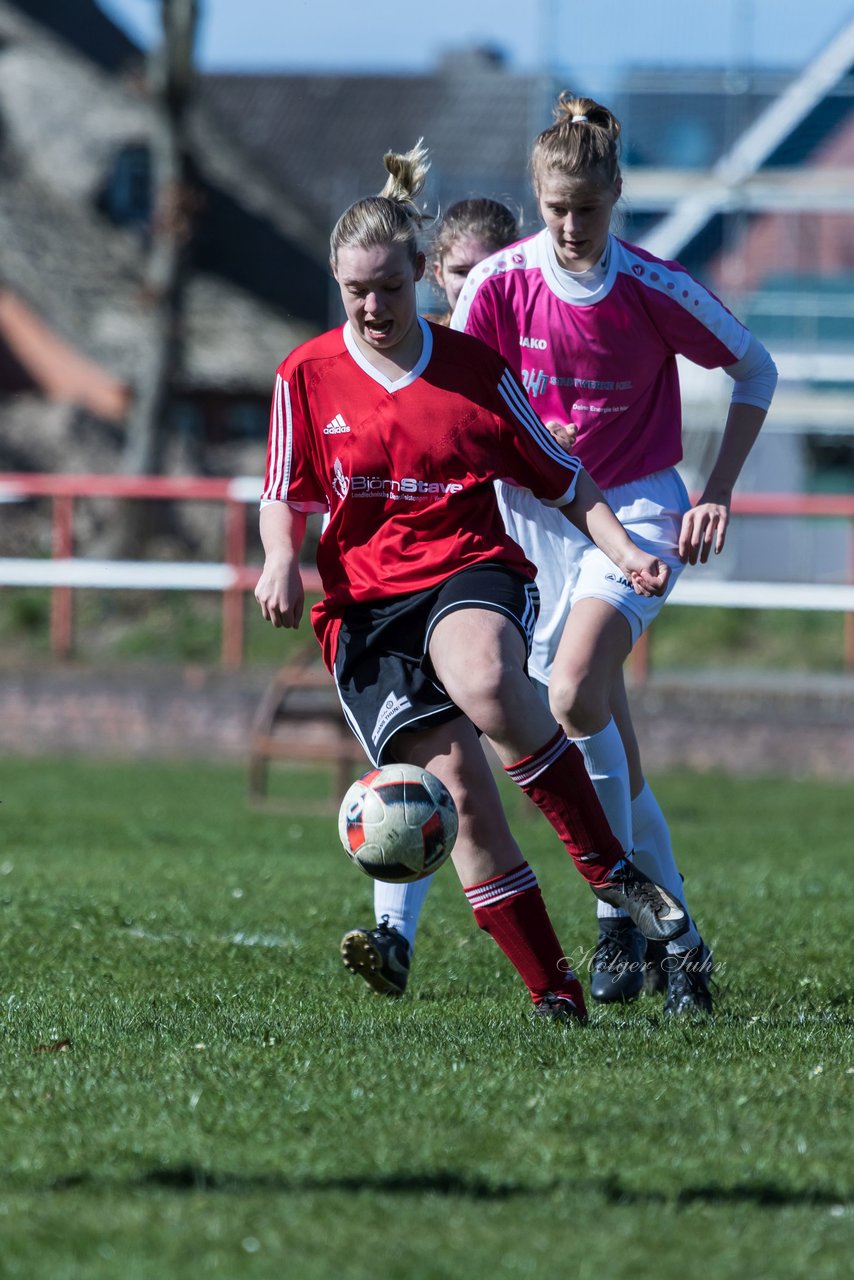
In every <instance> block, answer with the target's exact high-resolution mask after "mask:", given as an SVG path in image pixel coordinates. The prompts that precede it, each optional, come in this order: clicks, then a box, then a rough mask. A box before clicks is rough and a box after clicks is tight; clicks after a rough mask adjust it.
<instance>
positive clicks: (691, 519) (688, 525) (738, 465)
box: [452, 94, 776, 1014]
mask: <svg viewBox="0 0 854 1280" xmlns="http://www.w3.org/2000/svg"><path fill="white" fill-rule="evenodd" d="M555 117H556V120H555V123H554V124H553V125H552V126H551V127H550V128H548V129H546V130H544V131H543V133H541V134H540V136H539V137H538V138H537V140H536V142H535V144H534V148H533V153H532V160H531V168H532V174H533V179H534V188H535V192H536V195H537V199H538V201H539V206H540V213H541V216H542V218H543V221H544V223H545V228H544V230H542V231H541V232H539V233H538V234H537V235H534V236H531V237H529V238H528V239H526V240H523V241H521V242H520V243H518V244H516V245H514V246H512V248H511V249H509V250H507V251H504V252H502V253H499V254H496V255H494V256H493V257H492V258H490V259H487V260H486V261H485V262H483V263H481V264H480V266H479V267H478V268H477V269H476V271H474V272H473V273H472V275H471V276H470V277H469V280H468V282H467V284H466V286H465V288H464V290H463V291H462V294H461V297H460V301H459V303H458V305H457V308H456V310H455V312H454V316H453V320H452V325H453V326H454V327H455V328H459V329H461V330H464V331H465V332H467V333H471V334H473V335H475V336H477V337H479V338H481V339H482V340H483V341H484V342H487V343H488V344H489V345H490V346H492V347H493V348H494V349H495V350H497V351H499V352H501V353H502V354H503V355H504V356H505V358H506V359H507V361H508V363H509V364H510V366H511V367H512V368H513V370H514V372H516V373H517V374H518V375H519V377H520V378H521V379H522V380H523V382H524V384H525V387H526V389H527V392H528V395H529V398H530V399H531V402H532V404H533V405H534V406H535V407H536V408H537V410H538V412H540V414H541V415H542V416H543V417H544V418H546V419H549V420H551V419H558V420H559V421H561V422H563V423H565V424H567V426H568V428H569V429H570V430H571V432H572V440H573V444H572V447H573V450H574V451H575V452H577V453H578V455H579V457H580V458H581V459H582V461H583V462H584V465H585V467H586V468H587V469H588V470H589V471H590V473H591V475H592V476H593V478H594V479H595V480H596V481H597V483H598V484H600V485H601V486H602V488H603V490H604V492H605V496H606V497H607V498H608V501H609V503H610V504H611V506H612V507H613V509H614V510H615V511H616V513H617V516H618V518H619V519H620V521H621V523H622V524H623V525H624V527H626V529H627V530H628V531H629V532H630V533H631V534H632V537H633V538H634V539H635V541H637V542H638V543H639V544H640V545H641V546H643V547H645V548H646V550H648V551H650V552H651V553H654V554H656V555H658V556H659V557H661V559H663V560H665V561H666V562H667V563H668V564H669V565H670V568H671V579H670V583H669V588H668V590H669V589H671V588H672V586H673V584H674V582H675V580H676V577H677V576H678V574H679V572H680V571H681V569H682V568H684V566H685V564H697V563H698V562H699V563H705V562H706V561H707V560H708V558H709V556H710V554H711V552H712V551H714V552H715V553H716V554H717V553H719V552H720V551H722V550H723V547H724V542H725V537H726V531H727V526H728V523H729V508H730V500H731V495H732V489H733V486H734V484H735V482H736V480H737V478H738V476H739V474H740V472H741V469H742V467H743V465H744V462H745V459H746V458H747V455H748V453H749V451H750V449H751V447H752V445H753V443H754V441H755V439H756V436H757V434H758V432H759V430H760V428H761V426H762V423H763V421H764V419H765V415H766V413H767V410H768V406H769V404H770V402H771V397H772V395H773V391H774V386H775V383H776V369H775V367H774V364H773V361H772V360H771V357H770V356H769V354H768V352H767V351H766V350H765V348H764V347H763V346H762V344H761V343H759V342H758V341H757V340H756V339H755V338H754V337H753V336H752V335H751V334H750V333H749V332H748V330H747V329H745V327H744V326H743V325H742V324H740V323H739V321H738V320H737V319H736V318H735V317H734V316H733V315H732V314H731V313H730V312H729V311H728V310H727V309H726V307H725V306H724V305H723V304H722V303H721V302H720V301H719V300H718V299H717V298H716V297H714V295H713V294H711V293H710V292H709V291H708V290H707V289H705V288H704V287H703V286H702V285H700V284H699V283H698V282H697V281H696V280H694V279H693V278H692V277H691V276H689V275H688V274H687V272H686V271H685V270H684V268H683V267H681V266H680V264H679V263H677V262H663V261H662V260H660V259H658V258H655V257H653V256H652V255H651V254H649V253H647V252H646V251H645V250H643V249H639V248H637V247H636V246H633V245H631V244H626V243H625V242H624V241H621V240H619V239H618V238H617V237H615V236H614V235H612V234H611V232H610V222H611V214H612V211H613V208H614V205H615V204H616V202H617V200H618V199H619V198H620V194H621V191H622V177H621V174H620V164H619V135H620V125H619V122H618V121H617V120H616V118H615V117H614V116H613V115H612V113H611V112H610V111H608V110H607V108H605V107H602V106H601V105H599V104H598V103H596V102H594V101H593V100H592V99H589V98H573V97H572V96H570V95H568V94H562V95H561V97H560V100H559V103H558V107H557V110H556V112H555ZM677 354H680V355H684V356H686V357H688V358H689V359H691V360H693V361H694V362H695V363H697V364H699V365H702V366H703V367H705V368H716V367H720V368H724V369H725V370H726V372H727V373H728V374H729V376H730V377H731V378H732V379H733V393H732V400H731V404H730V408H729V413H728V416H727V421H726V424H725V428H724V434H723V438H722V441H721V445H720V448H719V452H718V456H717V458H716V460H715V463H714V465H713V467H712V471H711V474H710V475H709V478H708V480H707V482H706V485H705V489H704V492H703V494H702V496H701V497H700V500H699V502H697V504H696V505H693V506H692V504H691V502H690V500H689V498H688V495H687V493H686V491H685V487H684V485H683V484H682V481H681V479H680V478H679V476H678V474H677V472H676V469H675V467H676V463H678V462H679V461H680V460H681V458H682V437H681V430H682V423H681V404H680V395H679V379H678V373H677V367H676V356H677ZM499 488H500V490H501V493H500V501H501V507H502V512H503V514H504V517H505V521H506V523H507V528H508V531H509V532H510V534H511V536H512V537H513V538H514V539H515V540H516V541H518V542H519V543H520V544H521V545H522V546H523V547H524V549H525V551H526V552H527V554H528V555H529V556H530V558H531V559H532V560H534V561H535V563H536V564H537V566H538V577H537V583H538V586H539V588H540V593H541V597H542V610H541V614H540V618H539V622H538V627H537V633H536V635H535V640H534V646H533V652H532V658H531V673H532V675H533V676H534V677H535V678H538V679H539V680H541V681H544V682H547V683H548V684H549V694H550V702H551V706H552V709H553V711H554V713H555V715H556V717H557V719H558V720H559V721H560V722H561V724H563V725H564V726H565V727H566V729H567V731H568V733H569V734H570V736H571V737H572V738H574V739H576V740H577V741H578V742H579V746H580V748H581V750H582V752H583V754H584V757H585V761H586V763H587V766H588V770H589V772H590V773H591V776H593V778H594V780H595V784H596V788H597V792H598V794H599V797H600V799H601V801H602V803H603V806H604V808H605V810H606V812H607V814H608V817H609V821H610V823H611V826H612V828H613V830H614V831H615V833H616V834H617V835H618V836H619V838H621V839H622V840H623V842H624V843H625V844H626V846H627V847H634V849H635V852H636V855H637V858H638V862H639V863H640V865H641V866H643V868H644V870H645V871H646V872H647V874H648V875H651V876H652V877H653V878H654V879H655V880H657V881H660V882H661V883H662V884H664V885H665V886H667V887H668V888H670V889H671V891H672V890H673V889H674V887H676V886H680V885H681V877H680V875H679V872H678V870H677V867H676V864H675V861H674V858H673V852H672V848H671V844H670V836H669V831H668V828H667V823H666V821H665V819H664V816H663V814H662V812H661V809H660V808H659V806H658V804H657V802H656V799H655V796H654V795H653V793H652V791H651V790H650V788H649V785H648V784H647V782H646V781H645V779H644V776H643V771H642V768H641V762H640V754H639V751H638V745H637V740H636V738H635V734H634V729H633V726H632V722H631V716H630V713H629V707H628V701H627V697H626V689H625V684H624V680H623V663H624V661H625V659H626V657H627V656H628V654H629V652H630V650H631V648H632V646H633V645H634V643H635V642H636V641H637V639H638V637H639V636H640V635H641V634H642V632H643V631H644V630H645V629H646V628H647V627H648V626H649V624H650V622H651V621H652V619H653V618H654V617H655V616H656V614H657V612H658V610H659V609H660V608H661V606H662V604H663V601H664V597H665V595H666V594H667V592H666V591H665V592H663V593H660V594H659V596H657V597H656V598H655V599H653V598H651V597H647V598H646V599H643V600H642V599H641V598H640V597H637V596H636V595H635V593H634V592H633V591H632V590H631V589H630V587H629V584H628V583H626V582H625V581H624V580H623V578H622V575H620V574H618V573H615V572H614V566H613V565H611V564H609V563H608V560H607V558H606V557H604V556H602V555H601V554H600V552H599V551H598V550H597V549H596V548H595V547H591V546H590V545H589V543H585V542H584V540H583V539H578V538H577V537H575V536H574V533H573V531H572V530H569V531H567V526H566V523H565V522H563V521H556V520H555V519H554V518H553V517H552V516H551V515H550V513H549V512H548V511H546V509H545V508H544V507H543V506H542V504H541V503H538V502H537V501H536V499H534V498H533V497H532V496H531V495H530V494H527V493H524V492H523V491H522V490H521V489H519V488H511V487H510V486H506V485H500V486H499ZM627 587H629V589H628V590H627ZM679 892H681V889H680V890H679ZM598 910H599V916H600V921H599V924H600V936H599V941H598V944H597V948H596V953H595V957H594V962H593V979H592V983H591V989H592V994H593V996H594V999H599V1000H602V1001H610V1000H625V999H629V998H632V997H633V996H634V995H637V994H638V992H639V990H640V988H641V987H642V985H643V963H642V961H643V953H644V944H643V939H642V938H641V937H640V936H639V934H638V932H637V930H636V929H634V927H633V925H632V922H631V920H629V919H627V918H626V916H625V915H624V914H623V913H621V912H618V911H614V910H613V909H612V908H611V907H609V906H608V905H607V904H604V903H600V905H599V909H598ZM667 950H668V952H670V953H671V954H670V955H669V956H668V957H667V958H666V960H665V962H664V967H665V970H666V972H667V974H668V978H667V987H668V993H667V1000H666V1003H665V1010H666V1012H668V1013H677V1014H678V1013H685V1012H692V1011H701V1012H708V1011H709V1010H710V1009H711V997H710V994H709V990H708V976H709V972H710V969H711V958H710V953H709V951H708V948H707V947H706V946H705V945H704V944H703V942H702V939H701V937H700V934H699V932H698V931H697V929H696V926H695V925H694V923H693V922H692V923H691V925H690V926H689V929H688V930H687V931H686V932H685V933H684V934H683V935H682V936H681V937H680V938H679V939H678V941H674V942H671V944H669V946H668V948H667Z"/></svg>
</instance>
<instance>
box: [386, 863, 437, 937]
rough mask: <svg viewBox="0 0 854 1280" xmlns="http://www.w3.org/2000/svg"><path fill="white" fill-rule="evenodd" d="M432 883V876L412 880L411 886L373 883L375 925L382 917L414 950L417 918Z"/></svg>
mask: <svg viewBox="0 0 854 1280" xmlns="http://www.w3.org/2000/svg"><path fill="white" fill-rule="evenodd" d="M432 883H433V876H427V877H426V878H425V879H424V880H414V881H413V882H412V883H411V884H388V883H387V882H386V881H385V880H375V881H374V914H375V916H376V918H377V924H379V922H380V921H381V920H382V918H383V916H388V922H389V924H390V925H393V926H394V928H395V929H397V930H398V931H399V932H400V933H402V934H403V936H404V938H406V941H407V942H408V943H409V947H410V950H412V951H414V950H415V934H416V931H417V929H418V917H419V916H420V915H421V908H422V907H423V906H424V899H425V898H426V897H427V891H428V889H429V888H430V885H431V884H432Z"/></svg>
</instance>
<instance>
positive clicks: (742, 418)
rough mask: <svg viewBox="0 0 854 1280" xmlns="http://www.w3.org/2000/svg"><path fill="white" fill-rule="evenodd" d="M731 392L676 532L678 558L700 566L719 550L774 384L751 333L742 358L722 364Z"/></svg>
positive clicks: (766, 355)
mask: <svg viewBox="0 0 854 1280" xmlns="http://www.w3.org/2000/svg"><path fill="white" fill-rule="evenodd" d="M726 372H727V373H728V374H729V376H730V377H731V378H732V379H733V382H734V386H733V393H732V400H731V402H730V407H729V413H728V414H727V420H726V426H725V427H724V433H723V437H722V439H721V444H720V448H719V450H718V455H717V458H716V459H715V463H714V466H713V467H712V470H711V473H710V475H709V478H708V480H707V481H706V484H705V487H704V489H703V493H702V495H701V497H700V501H699V502H698V503H697V505H696V506H694V507H692V508H691V509H690V510H689V511H686V513H685V515H684V516H683V518H682V528H681V531H680V535H679V557H680V559H681V560H684V561H686V562H687V563H688V564H697V563H698V562H699V563H700V564H705V563H706V561H707V560H708V559H709V556H710V555H711V553H712V551H713V550H714V552H715V555H719V554H720V552H721V551H723V549H724V544H725V542H726V534H727V528H728V526H729V519H730V506H731V504H732V491H733V489H734V487H735V483H736V481H737V480H738V477H739V476H740V475H741V471H742V468H743V467H744V464H745V462H746V460H747V456H748V454H749V453H750V450H751V449H752V448H753V446H754V444H755V443H756V438H757V436H758V435H759V432H760V431H761V429H762V424H763V422H764V421H765V418H766V416H767V413H768V408H769V406H770V404H771V398H772V396H773V394H774V388H775V386H776V384H777V367H776V365H775V364H774V361H773V360H772V359H771V356H770V355H769V353H768V352H767V351H766V349H765V347H763V345H762V343H761V342H758V341H757V339H756V338H754V337H752V336H751V339H750V344H749V346H748V348H747V351H746V352H745V354H744V355H743V356H742V358H741V359H740V360H738V361H736V363H735V364H731V365H728V366H726Z"/></svg>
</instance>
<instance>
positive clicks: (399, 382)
mask: <svg viewBox="0 0 854 1280" xmlns="http://www.w3.org/2000/svg"><path fill="white" fill-rule="evenodd" d="M416 319H417V320H418V323H419V325H420V326H421V338H422V343H421V355H420V356H419V357H418V360H417V361H416V363H415V365H414V366H413V367H412V368H411V369H410V370H409V373H404V374H403V376H402V377H400V378H396V379H395V380H394V381H392V380H391V378H387V377H386V376H385V374H384V373H380V371H379V369H375V368H374V366H373V365H372V364H371V363H370V361H369V360H368V359H367V357H366V356H365V355H364V353H363V352H362V350H361V348H360V347H359V344H358V343H357V342H356V339H355V337H354V335H353V330H352V329H351V327H350V321H349V320H348V321H347V323H346V324H345V325H344V346H345V347H346V348H347V350H348V351H349V352H350V355H351V356H352V357H353V359H354V360H355V361H356V364H357V365H358V366H359V368H360V369H361V370H362V372H363V373H366V374H367V375H368V377H369V378H373V380H374V382H377V383H379V385H380V386H381V387H382V388H383V390H384V391H392V392H394V391H402V390H403V388H404V387H409V386H411V385H412V383H413V382H415V381H416V380H417V379H418V378H420V377H421V375H422V373H423V372H424V370H425V369H426V368H427V365H428V364H429V363H430V356H431V355H432V354H433V332H432V330H431V328H430V326H429V324H428V323H427V321H426V320H424V319H423V318H422V317H421V316H417V317H416Z"/></svg>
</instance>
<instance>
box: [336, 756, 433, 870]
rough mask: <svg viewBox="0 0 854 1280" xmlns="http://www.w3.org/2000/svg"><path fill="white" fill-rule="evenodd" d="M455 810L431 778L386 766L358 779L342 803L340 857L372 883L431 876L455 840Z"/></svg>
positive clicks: (419, 771) (421, 772)
mask: <svg viewBox="0 0 854 1280" xmlns="http://www.w3.org/2000/svg"><path fill="white" fill-rule="evenodd" d="M457 828H458V819H457V808H456V805H455V804H454V801H453V798H452V796H451V793H450V791H448V789H447V787H446V786H445V784H444V783H443V782H440V781H439V779H438V778H437V777H436V776H435V774H432V773H428V771H427V770H426V769H421V768H419V766H418V765H414V764H387V765H383V767H382V768H380V769H370V770H369V771H368V772H367V773H365V774H363V775H362V777H361V778H358V779H357V781H356V782H354V783H353V785H352V786H351V787H350V789H349V791H348V792H347V794H346V795H345V796H344V799H343V800H342V801H341V809H340V811H339V814H338V834H339V835H340V836H341V843H342V844H343V846H344V852H345V853H346V854H348V856H349V857H350V858H352V860H353V862H355V864H356V866H357V867H360V868H361V869H362V871H364V872H365V874H366V875H369V876H373V878H374V879H375V880H388V881H391V882H392V883H393V884H405V883H406V882H407V881H410V880H421V879H423V878H424V876H429V875H431V874H432V873H433V872H434V871H435V870H436V868H437V867H441V865H442V863H443V862H444V861H445V860H446V859H447V858H448V857H449V856H450V853H451V850H452V849H453V847H454V841H455V840H456V838H457Z"/></svg>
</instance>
